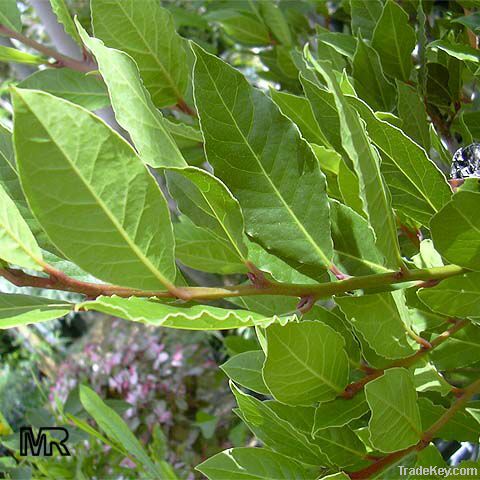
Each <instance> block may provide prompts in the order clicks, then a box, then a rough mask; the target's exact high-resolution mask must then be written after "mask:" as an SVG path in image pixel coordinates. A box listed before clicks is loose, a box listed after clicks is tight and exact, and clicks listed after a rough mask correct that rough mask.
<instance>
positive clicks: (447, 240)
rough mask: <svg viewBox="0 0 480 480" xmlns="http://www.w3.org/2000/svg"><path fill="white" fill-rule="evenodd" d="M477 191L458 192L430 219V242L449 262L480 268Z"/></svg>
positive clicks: (474, 268) (479, 200)
mask: <svg viewBox="0 0 480 480" xmlns="http://www.w3.org/2000/svg"><path fill="white" fill-rule="evenodd" d="M479 206H480V193H476V192H458V193H457V194H456V195H454V196H453V197H452V200H451V201H450V202H448V203H447V204H446V205H445V206H444V207H443V208H442V210H440V211H439V212H438V213H437V214H436V215H435V216H434V217H433V218H432V221H431V222H430V229H431V231H432V237H433V243H434V245H435V248H436V249H437V250H438V252H439V253H440V254H441V255H442V256H443V257H444V258H446V259H447V260H448V261H449V262H451V263H455V264H457V265H460V266H462V267H465V268H471V269H473V270H480V216H479V215H478V208H479Z"/></svg>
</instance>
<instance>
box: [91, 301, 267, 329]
mask: <svg viewBox="0 0 480 480" xmlns="http://www.w3.org/2000/svg"><path fill="white" fill-rule="evenodd" d="M82 307H83V308H85V309H86V310H93V311H96V312H102V313H106V314H107V315H114V316H116V317H120V318H124V319H126V320H132V321H134V322H142V323H146V324H149V325H155V326H162V327H170V328H179V329H185V330H229V329H231V328H240V327H251V326H253V325H261V326H267V325H268V324H269V323H271V322H273V321H274V320H276V318H275V317H273V316H272V317H270V318H268V317H265V315H261V314H258V313H254V312H248V311H245V310H228V309H224V308H218V307H210V306H208V305H193V306H189V305H185V304H182V303H178V304H177V303H175V302H172V303H170V304H169V303H160V301H158V300H156V299H146V298H138V297H131V298H120V297H117V296H115V295H114V296H112V297H103V296H100V297H98V298H97V299H96V300H94V301H91V302H85V303H83V304H82Z"/></svg>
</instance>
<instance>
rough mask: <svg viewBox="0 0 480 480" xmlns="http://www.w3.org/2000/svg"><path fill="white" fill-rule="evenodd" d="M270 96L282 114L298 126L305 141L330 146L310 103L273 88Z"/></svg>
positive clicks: (302, 98)
mask: <svg viewBox="0 0 480 480" xmlns="http://www.w3.org/2000/svg"><path fill="white" fill-rule="evenodd" d="M270 96H271V97H272V100H273V101H274V102H275V103H276V104H277V105H278V106H279V108H280V110H281V111H282V113H283V114H284V115H285V116H286V117H288V118H289V119H290V120H291V121H292V122H293V123H295V124H296V125H297V126H298V128H299V129H300V132H301V134H302V136H303V138H305V140H307V141H308V142H310V143H317V144H319V145H327V146H328V145H330V142H329V141H328V140H327V139H326V138H325V135H324V134H323V132H322V130H321V128H320V126H319V125H318V122H317V120H316V119H315V117H314V115H313V111H312V108H311V106H310V103H309V101H308V100H307V99H306V98H304V97H300V96H297V95H292V94H290V93H286V92H281V91H278V90H275V89H273V88H272V89H271V90H270Z"/></svg>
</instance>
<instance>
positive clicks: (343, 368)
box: [263, 321, 349, 405]
mask: <svg viewBox="0 0 480 480" xmlns="http://www.w3.org/2000/svg"><path fill="white" fill-rule="evenodd" d="M344 348H345V341H344V340H343V338H342V336H341V335H340V334H338V333H337V332H335V331H334V330H333V329H332V328H330V327H329V326H327V325H325V324H323V323H321V322H312V321H303V322H301V323H288V324H287V325H285V326H281V325H271V326H270V327H268V328H267V358H266V360H265V365H264V367H263V378H264V380H265V384H266V385H267V387H268V389H269V390H270V392H271V393H272V395H273V396H274V397H275V398H276V399H277V400H278V401H280V402H282V403H287V404H290V405H310V404H311V403H313V402H326V401H329V400H332V399H333V398H335V396H336V395H338V394H339V393H341V392H343V390H344V389H345V387H346V386H347V383H348V374H349V365H348V357H347V354H346V352H345V349H344ZM286 365H288V370H287V369H286V368H285V366H286Z"/></svg>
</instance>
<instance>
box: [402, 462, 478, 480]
mask: <svg viewBox="0 0 480 480" xmlns="http://www.w3.org/2000/svg"><path fill="white" fill-rule="evenodd" d="M398 468H399V469H400V476H401V477H407V476H411V475H415V476H419V477H427V478H429V477H444V478H447V477H456V478H478V468H476V467H438V466H436V465H432V466H429V467H422V466H419V467H403V466H399V467H398Z"/></svg>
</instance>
